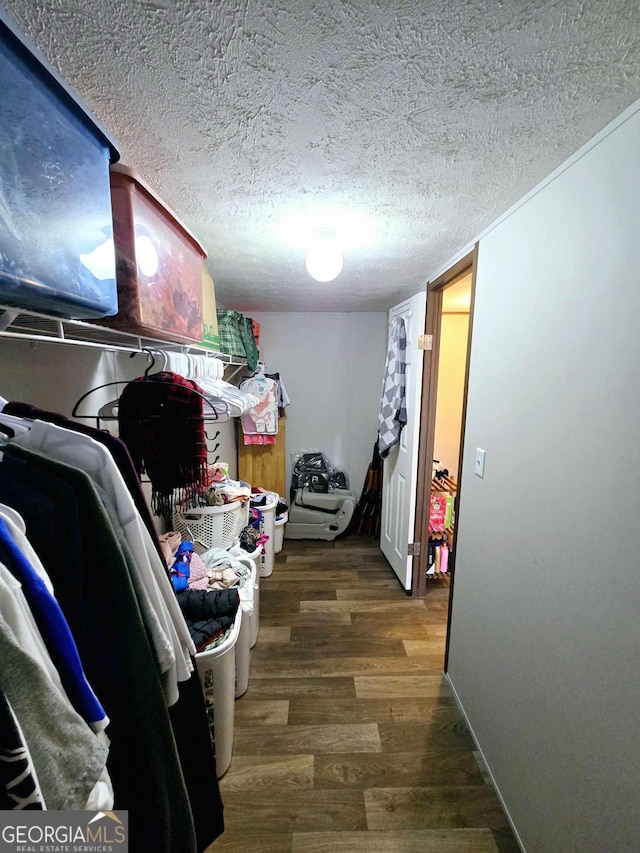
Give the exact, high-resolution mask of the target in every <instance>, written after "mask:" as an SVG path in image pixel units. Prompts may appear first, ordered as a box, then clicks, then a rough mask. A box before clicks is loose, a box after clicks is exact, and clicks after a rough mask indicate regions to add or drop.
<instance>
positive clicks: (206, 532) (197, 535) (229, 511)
mask: <svg viewBox="0 0 640 853" xmlns="http://www.w3.org/2000/svg"><path fill="white" fill-rule="evenodd" d="M248 520H249V505H248V503H247V502H246V501H245V502H244V503H241V502H240V501H234V502H233V503H230V504H225V505H224V506H205V507H197V508H195V509H189V510H186V511H185V512H176V513H174V515H173V529H174V530H177V531H178V533H181V534H182V536H183V538H185V539H188V540H190V541H191V542H196V541H198V542H201V543H202V544H203V545H204V546H205V547H206V548H225V549H226V550H228V549H229V548H231V546H232V545H235V543H236V542H237V541H238V537H239V536H240V532H241V531H242V529H243V528H244V527H246V526H247V523H248ZM243 556H244V555H243Z"/></svg>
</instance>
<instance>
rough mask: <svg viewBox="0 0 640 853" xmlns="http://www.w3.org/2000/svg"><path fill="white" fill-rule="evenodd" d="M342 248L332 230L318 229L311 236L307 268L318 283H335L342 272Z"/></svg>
mask: <svg viewBox="0 0 640 853" xmlns="http://www.w3.org/2000/svg"><path fill="white" fill-rule="evenodd" d="M342 263H343V257H342V246H341V244H340V240H339V239H338V235H337V234H336V232H335V231H333V230H332V229H331V228H318V229H317V230H316V231H314V232H313V233H312V235H311V241H310V243H309V246H308V248H307V259H306V266H307V271H308V273H309V275H310V276H311V277H312V278H315V280H316V281H323V282H324V281H333V279H334V278H336V276H338V275H339V274H340V271H341V270H342Z"/></svg>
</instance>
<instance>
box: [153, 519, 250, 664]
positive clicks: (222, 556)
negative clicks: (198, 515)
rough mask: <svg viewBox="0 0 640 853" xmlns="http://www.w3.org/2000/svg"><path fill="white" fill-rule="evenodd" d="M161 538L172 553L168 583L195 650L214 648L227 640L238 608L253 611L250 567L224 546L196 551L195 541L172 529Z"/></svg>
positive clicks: (248, 613)
mask: <svg viewBox="0 0 640 853" xmlns="http://www.w3.org/2000/svg"><path fill="white" fill-rule="evenodd" d="M160 541H161V544H162V547H163V550H164V549H166V552H167V553H169V551H170V552H171V556H170V557H169V559H168V560H167V562H168V564H169V565H170V566H171V569H170V572H171V582H172V584H173V587H174V589H175V590H176V598H177V600H178V604H179V605H180V609H181V610H182V614H183V616H184V618H185V621H186V623H187V626H188V628H189V633H190V635H191V639H192V640H193V642H194V645H195V647H196V651H198V652H203V651H208V650H209V649H213V648H216V646H218V645H220V644H221V643H223V642H224V641H225V640H226V639H227V637H228V635H229V632H230V631H231V629H232V628H233V623H234V620H235V616H236V613H237V611H238V608H239V607H242V609H243V611H244V612H245V613H246V614H247V615H250V614H251V613H253V584H252V581H251V569H250V568H249V566H247V565H246V564H245V563H243V562H241V561H240V560H238V559H237V558H236V557H234V556H232V555H230V554H229V552H228V551H225V550H224V549H223V548H210V549H209V550H208V551H205V552H204V553H203V554H197V553H196V551H195V548H194V543H193V542H189V541H182V537H181V536H180V534H179V533H176V532H175V531H171V532H169V533H165V534H163V535H162V536H161V537H160Z"/></svg>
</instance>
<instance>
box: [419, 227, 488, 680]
mask: <svg viewBox="0 0 640 853" xmlns="http://www.w3.org/2000/svg"><path fill="white" fill-rule="evenodd" d="M478 246H479V244H478V243H476V244H475V245H474V247H473V249H472V250H471V252H469V253H468V254H467V255H465V256H464V257H463V258H461V259H460V260H459V261H458V262H457V263H455V264H454V265H453V266H452V267H450V268H449V269H448V270H446V272H444V273H443V274H442V275H440V276H438V278H436V279H433V281H430V282H428V283H427V316H426V323H425V335H427V336H429V335H431V336H432V338H431V340H432V344H431V349H427V350H425V353H424V360H423V365H422V406H421V413H420V439H419V444H418V488H417V493H416V516H415V528H414V539H413V541H414V542H418V543H420V553H419V554H418V555H416V556H414V558H413V566H412V570H413V573H412V585H411V593H412V595H413V596H414V597H416V598H426V596H427V589H428V583H429V581H427V574H426V573H427V559H428V550H429V497H430V488H429V486H430V483H431V471H432V464H433V463H432V460H433V453H434V446H435V433H436V403H437V391H438V366H439V356H440V339H441V331H442V292H443V291H444V290H445V289H446V287H447V286H449V285H450V284H452V283H453V281H454V280H455V279H456V278H458V277H459V276H460V275H461V274H462V273H464V272H467V271H468V270H469V269H471V304H470V306H469V333H468V337H467V356H466V366H465V378H464V393H463V400H462V424H461V430H460V454H459V457H458V493H457V498H456V504H455V507H456V524H455V529H454V542H453V544H454V548H453V551H452V553H451V554H450V557H449V566H450V589H449V612H448V616H447V640H446V648H445V661H444V671H445V672H446V671H447V662H448V658H449V626H450V624H451V609H452V604H453V589H454V582H455V559H456V554H457V548H456V547H455V544H456V540H457V537H458V530H459V525H460V507H461V494H462V491H461V486H462V483H461V476H460V475H461V473H462V464H463V457H464V439H465V428H466V420H467V398H468V389H469V365H470V361H471V343H472V337H473V311H474V307H475V296H476V274H477V269H478ZM427 340H428V337H427Z"/></svg>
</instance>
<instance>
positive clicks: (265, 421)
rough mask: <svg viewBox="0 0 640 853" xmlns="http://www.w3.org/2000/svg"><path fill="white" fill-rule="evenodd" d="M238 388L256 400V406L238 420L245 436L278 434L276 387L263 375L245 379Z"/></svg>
mask: <svg viewBox="0 0 640 853" xmlns="http://www.w3.org/2000/svg"><path fill="white" fill-rule="evenodd" d="M240 387H241V388H242V389H243V390H245V391H248V392H249V393H250V394H253V395H254V396H256V397H257V398H258V401H259V402H258V404H257V405H256V406H253V407H252V408H251V409H249V411H248V412H246V414H244V415H243V416H242V418H241V419H240V423H241V425H242V431H243V433H244V434H245V435H256V434H259V435H276V433H277V432H278V385H277V383H276V382H275V380H273V379H269V378H268V377H267V376H265V375H264V373H256V375H255V376H250V377H249V378H248V379H245V380H244V381H243V382H242V383H241V385H240Z"/></svg>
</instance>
